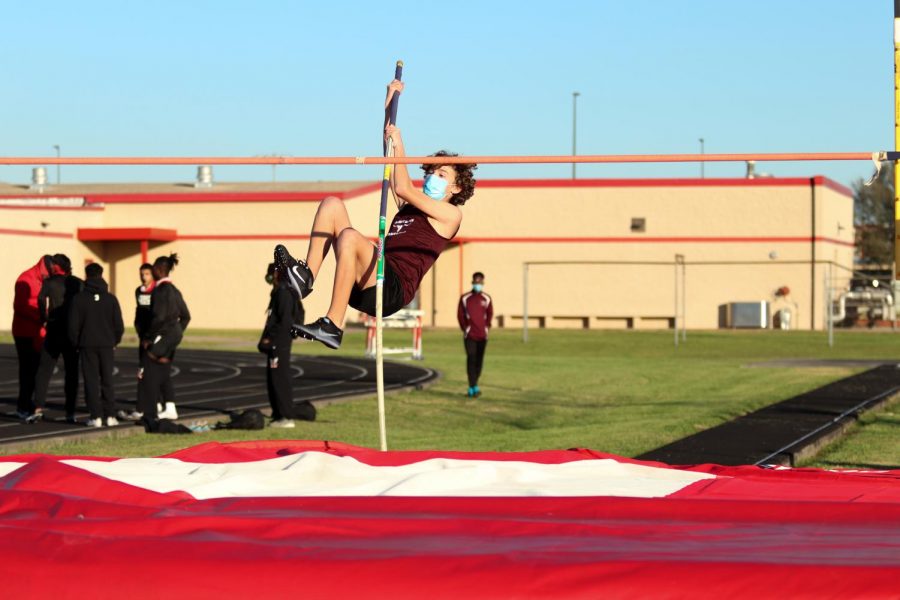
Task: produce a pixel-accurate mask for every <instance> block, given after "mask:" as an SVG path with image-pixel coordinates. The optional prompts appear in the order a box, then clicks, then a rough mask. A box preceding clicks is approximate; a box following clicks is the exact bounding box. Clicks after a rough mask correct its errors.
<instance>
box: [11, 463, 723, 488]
mask: <svg viewBox="0 0 900 600" xmlns="http://www.w3.org/2000/svg"><path fill="white" fill-rule="evenodd" d="M62 462H63V463H65V464H68V465H71V466H74V467H77V468H80V469H84V470H86V471H90V472H91V473H94V474H97V475H100V476H102V477H106V478H109V479H113V480H116V481H120V482H123V483H127V484H129V485H133V486H137V487H141V488H144V489H148V490H152V491H155V492H162V493H165V492H171V491H176V490H181V491H184V492H187V493H188V494H190V495H192V496H194V497H195V498H198V499H207V498H227V497H250V496H626V497H636V498H653V497H662V496H666V495H668V494H671V493H674V492H676V491H678V490H680V489H682V488H684V487H685V486H688V485H690V484H692V483H694V482H696V481H700V480H703V479H713V478H715V476H713V475H709V474H705V473H693V472H689V471H680V470H677V469H660V468H655V467H648V466H642V465H633V464H627V463H619V462H616V461H614V460H609V459H602V460H583V461H575V462H570V463H564V464H556V465H543V464H537V463H529V462H504V461H485V460H457V459H432V460H425V461H421V462H418V463H414V464H410V465H404V466H396V467H381V466H379V467H373V466H369V465H366V464H364V463H361V462H359V461H358V460H356V459H353V458H349V457H338V456H333V455H330V454H325V453H322V452H304V453H301V454H296V455H291V456H284V457H279V458H273V459H269V460H263V461H254V462H243V463H220V464H205V463H190V462H183V461H180V460H177V459H171V458H124V459H120V460H116V461H112V462H100V461H91V460H81V459H72V460H64V461H62ZM12 465H18V466H21V463H12V464H10V463H7V464H0V474H3V472H4V471H5V472H9V471H10V470H12V469H13V466H12Z"/></svg>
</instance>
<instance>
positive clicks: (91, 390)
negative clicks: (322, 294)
mask: <svg viewBox="0 0 900 600" xmlns="http://www.w3.org/2000/svg"><path fill="white" fill-rule="evenodd" d="M78 354H79V360H80V361H81V376H82V377H83V378H84V400H85V403H86V404H87V407H88V412H89V413H90V415H91V418H92V419H100V418H106V417H114V416H116V391H115V388H114V387H113V354H114V352H113V349H112V348H81V349H80V350H79V353H78ZM101 399H102V402H101Z"/></svg>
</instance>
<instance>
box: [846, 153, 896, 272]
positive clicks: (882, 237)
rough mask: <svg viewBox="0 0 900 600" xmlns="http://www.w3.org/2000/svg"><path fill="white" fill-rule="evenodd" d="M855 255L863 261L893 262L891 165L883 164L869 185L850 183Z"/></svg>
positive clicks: (859, 180) (882, 263) (873, 262)
mask: <svg viewBox="0 0 900 600" xmlns="http://www.w3.org/2000/svg"><path fill="white" fill-rule="evenodd" d="M853 221H854V224H855V225H856V254H857V259H858V261H859V262H860V263H862V264H869V265H876V264H877V265H890V264H891V263H892V262H893V261H894V164H893V163H890V162H888V163H884V165H883V166H882V168H881V171H880V172H879V173H878V176H877V177H876V178H875V180H874V181H872V183H871V185H865V183H863V180H862V179H858V180H856V181H855V182H854V183H853Z"/></svg>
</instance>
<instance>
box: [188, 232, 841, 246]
mask: <svg viewBox="0 0 900 600" xmlns="http://www.w3.org/2000/svg"><path fill="white" fill-rule="evenodd" d="M178 239H179V240H186V241H195V242H207V241H221V240H232V241H253V240H308V239H309V234H308V233H307V234H284V233H272V234H238V233H236V234H179V235H178ZM373 239H374V238H373ZM812 239H813V238H810V237H809V236H784V237H762V236H760V237H752V236H741V237H728V236H723V237H692V236H683V237H677V236H672V237H641V236H638V235H635V236H634V237H539V236H535V237H456V238H454V239H453V241H452V242H451V243H454V244H470V243H499V244H564V243H576V244H584V243H593V244H622V243H631V244H634V243H638V244H641V243H648V244H670V243H689V244H697V243H700V244H708V243H712V244H735V243H737V244H741V243H766V244H770V243H779V242H780V243H790V244H795V243H804V244H808V243H810V242H811V241H812ZM815 241H816V242H823V243H830V244H837V245H839V246H847V247H850V248H853V247H854V244H853V242H846V241H844V240H837V239H834V238H828V237H822V236H817V237H816V238H815Z"/></svg>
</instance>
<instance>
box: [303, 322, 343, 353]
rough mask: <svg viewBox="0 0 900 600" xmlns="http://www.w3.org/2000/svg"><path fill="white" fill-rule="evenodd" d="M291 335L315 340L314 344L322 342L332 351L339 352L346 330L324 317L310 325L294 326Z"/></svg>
mask: <svg viewBox="0 0 900 600" xmlns="http://www.w3.org/2000/svg"><path fill="white" fill-rule="evenodd" d="M291 335H292V336H294V337H302V338H306V339H308V340H313V341H314V342H322V343H323V344H325V345H326V346H328V347H329V348H331V349H332V350H337V349H338V348H340V347H341V338H343V337H344V330H343V329H341V328H340V327H338V326H337V325H335V324H334V323H332V322H331V319H329V318H328V317H322V318H321V319H319V320H318V321H316V322H315V323H310V324H309V325H292V326H291Z"/></svg>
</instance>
